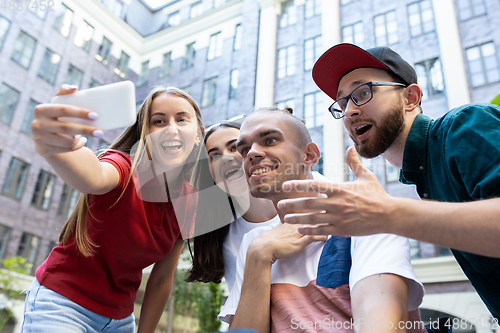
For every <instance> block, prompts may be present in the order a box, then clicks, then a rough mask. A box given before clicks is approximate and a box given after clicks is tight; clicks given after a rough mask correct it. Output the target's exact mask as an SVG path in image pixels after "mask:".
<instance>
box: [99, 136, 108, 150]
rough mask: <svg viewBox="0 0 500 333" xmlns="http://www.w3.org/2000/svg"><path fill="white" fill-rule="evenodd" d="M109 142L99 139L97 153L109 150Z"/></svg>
mask: <svg viewBox="0 0 500 333" xmlns="http://www.w3.org/2000/svg"><path fill="white" fill-rule="evenodd" d="M108 147H109V142H106V141H104V140H103V139H99V143H98V144H97V151H98V152H99V151H103V150H106V149H108Z"/></svg>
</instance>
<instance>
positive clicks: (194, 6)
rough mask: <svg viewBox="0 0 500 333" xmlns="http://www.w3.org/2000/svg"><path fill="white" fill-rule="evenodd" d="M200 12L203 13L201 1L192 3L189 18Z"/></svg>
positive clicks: (198, 14)
mask: <svg viewBox="0 0 500 333" xmlns="http://www.w3.org/2000/svg"><path fill="white" fill-rule="evenodd" d="M201 14H203V3H202V2H201V1H199V2H195V3H193V4H192V5H191V10H190V12H189V18H195V17H197V16H200V15H201Z"/></svg>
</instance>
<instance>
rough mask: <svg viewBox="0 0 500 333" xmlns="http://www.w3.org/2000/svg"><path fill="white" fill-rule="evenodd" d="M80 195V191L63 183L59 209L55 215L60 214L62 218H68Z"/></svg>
mask: <svg viewBox="0 0 500 333" xmlns="http://www.w3.org/2000/svg"><path fill="white" fill-rule="evenodd" d="M79 197H80V192H78V191H77V190H75V189H74V188H72V187H71V186H69V185H68V184H64V186H63V190H62V194H61V201H60V203H59V209H58V210H57V215H59V216H62V217H64V218H66V219H67V218H69V216H70V215H71V213H72V212H73V209H74V208H75V206H76V202H77V201H78V198H79Z"/></svg>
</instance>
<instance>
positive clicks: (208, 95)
mask: <svg viewBox="0 0 500 333" xmlns="http://www.w3.org/2000/svg"><path fill="white" fill-rule="evenodd" d="M216 93H217V76H215V77H213V78H210V79H207V80H205V81H204V82H203V97H202V100H201V106H202V107H206V106H210V105H213V104H214V103H215V95H216Z"/></svg>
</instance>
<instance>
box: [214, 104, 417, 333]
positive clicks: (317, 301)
mask: <svg viewBox="0 0 500 333" xmlns="http://www.w3.org/2000/svg"><path fill="white" fill-rule="evenodd" d="M237 147H238V151H239V152H240V154H241V155H242V156H243V158H244V162H243V167H244V169H245V172H246V174H247V179H248V182H249V185H250V190H251V193H252V195H253V196H254V197H261V198H268V199H271V200H272V201H273V203H274V205H275V206H276V205H277V202H278V201H279V200H281V199H285V198H297V197H300V196H301V195H300V193H298V192H293V191H289V192H284V191H283V190H282V186H281V185H282V183H283V182H285V181H287V180H292V179H294V180H295V179H312V178H313V177H312V172H311V168H312V167H313V166H314V165H315V164H316V163H317V161H318V160H319V158H320V153H319V149H318V147H317V146H316V145H315V144H314V143H312V142H311V138H310V135H309V133H308V131H307V129H306V127H305V126H304V124H303V123H302V121H301V120H299V119H298V118H296V117H295V116H293V115H291V114H290V113H287V112H285V111H281V110H277V109H273V108H267V109H260V110H257V111H255V112H254V113H252V114H251V115H250V116H249V117H247V118H246V119H245V121H244V122H243V124H242V127H241V131H240V136H239V139H238V143H237ZM304 213H307V212H304ZM278 215H279V217H280V219H281V221H282V220H283V216H282V214H281V212H280V211H279V210H278ZM298 227H299V226H298V225H290V224H287V223H284V224H282V223H281V222H280V221H278V222H275V223H273V224H272V225H267V226H263V227H258V228H256V229H254V230H252V231H250V232H249V233H247V234H246V235H245V236H244V238H243V241H242V244H241V247H240V251H239V254H238V259H237V264H236V278H235V283H234V285H233V288H232V291H231V293H230V295H229V298H228V300H227V301H226V304H225V305H224V307H223V309H222V311H221V313H220V315H219V318H220V319H221V320H224V321H226V322H230V323H231V328H252V329H256V330H258V331H259V332H269V331H273V332H278V331H293V332H308V331H311V332H313V331H314V332H317V331H319V332H321V331H329V330H340V331H342V332H353V331H354V329H355V327H356V331H357V332H365V331H375V330H376V331H386V330H399V331H405V330H409V331H414V332H425V329H424V328H423V324H422V323H421V322H420V320H419V317H418V309H417V308H418V306H419V305H420V303H421V301H422V297H423V287H422V284H421V283H420V282H418V281H417V279H416V277H415V274H414V272H413V269H412V267H411V264H410V254H409V244H408V240H407V239H406V238H402V237H398V236H394V235H376V236H366V237H352V238H344V237H336V236H333V237H331V238H329V239H328V240H327V239H326V236H304V235H302V234H300V233H299V232H298Z"/></svg>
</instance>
